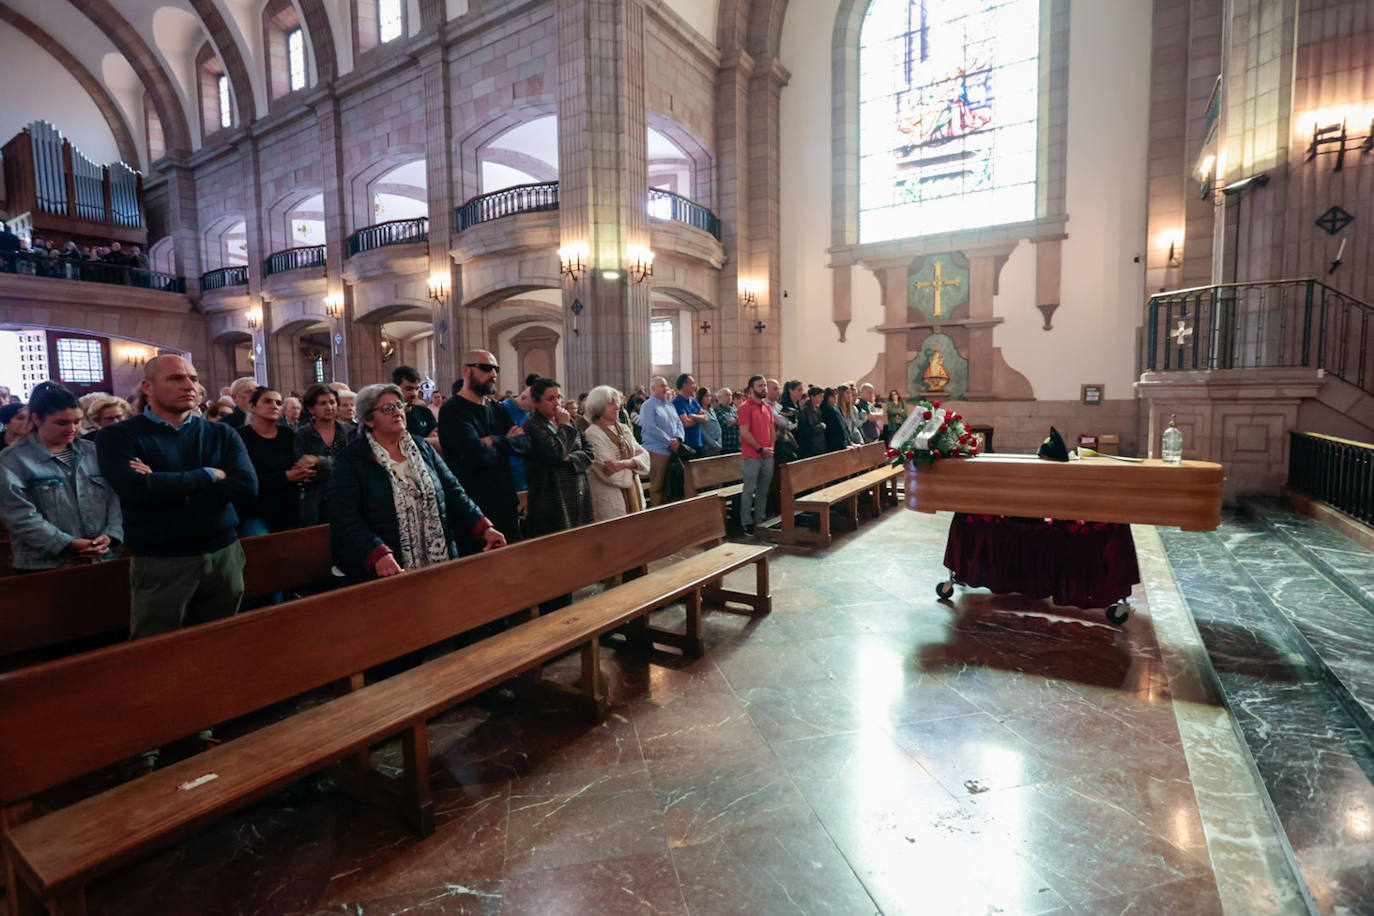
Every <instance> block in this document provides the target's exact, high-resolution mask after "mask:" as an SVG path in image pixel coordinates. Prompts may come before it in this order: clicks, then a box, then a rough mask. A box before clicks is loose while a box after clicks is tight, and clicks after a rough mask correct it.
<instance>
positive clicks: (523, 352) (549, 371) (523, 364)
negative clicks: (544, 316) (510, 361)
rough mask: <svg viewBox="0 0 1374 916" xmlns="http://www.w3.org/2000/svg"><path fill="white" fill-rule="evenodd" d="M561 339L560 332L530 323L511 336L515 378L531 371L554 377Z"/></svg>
mask: <svg viewBox="0 0 1374 916" xmlns="http://www.w3.org/2000/svg"><path fill="white" fill-rule="evenodd" d="M562 340H563V335H562V333H561V332H559V331H557V330H554V329H553V328H550V327H548V326H547V325H541V324H532V325H530V326H529V327H527V328H525V329H524V330H522V331H520V332H519V333H517V334H516V335H515V336H513V337H511V339H510V345H511V348H512V349H513V350H515V358H516V362H517V365H518V374H517V375H516V378H517V379H521V380H523V379H524V378H525V376H527V375H529V374H530V373H532V372H533V373H538V374H539V375H542V376H544V377H546V378H549V377H553V378H556V377H557V375H556V373H557V371H558V347H559V344H560V343H561V342H562ZM573 394H574V395H575V394H576V393H575V392H574V393H573Z"/></svg>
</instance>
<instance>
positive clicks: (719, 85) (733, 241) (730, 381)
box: [711, 48, 762, 388]
mask: <svg viewBox="0 0 1374 916" xmlns="http://www.w3.org/2000/svg"><path fill="white" fill-rule="evenodd" d="M753 72H754V59H753V58H752V57H750V56H749V55H748V53H746V52H745V51H744V50H743V49H739V48H737V49H732V50H730V51H729V52H727V53H725V54H724V55H723V57H722V60H721V66H720V70H719V71H718V72H717V74H716V174H717V177H718V185H717V187H718V188H719V192H718V197H717V215H719V216H720V230H721V231H720V238H721V244H722V245H724V246H725V251H726V254H727V257H726V259H725V264H724V266H722V267H721V269H720V287H719V292H718V294H717V306H716V314H715V315H714V316H712V319H711V325H712V327H711V334H712V336H714V337H717V341H716V345H715V347H714V348H713V352H714V354H715V357H716V360H715V365H713V366H712V367H711V377H712V378H718V379H720V380H721V381H720V382H719V384H722V385H728V386H730V387H731V388H734V387H736V386H738V385H740V384H743V382H744V381H746V380H747V379H748V378H749V377H750V376H751V375H756V374H762V373H759V372H758V371H757V370H754V369H750V368H749V367H750V366H752V358H750V357H747V356H746V355H745V354H746V352H747V351H748V350H749V348H750V346H751V341H750V340H749V336H750V335H752V334H753V333H754V330H753V328H752V327H751V325H753V324H754V322H755V321H756V320H758V319H757V318H756V317H755V309H754V308H746V307H744V306H742V305H741V304H740V286H741V284H742V282H743V281H744V280H746V279H752V274H751V271H752V269H753V265H752V264H751V263H749V262H748V261H746V260H745V257H746V254H745V252H746V249H747V247H748V239H749V230H750V220H749V217H750V213H749V206H748V201H749V178H750V173H749V167H748V146H747V143H748V139H749V137H748V134H749V78H750V76H751V75H752V74H753Z"/></svg>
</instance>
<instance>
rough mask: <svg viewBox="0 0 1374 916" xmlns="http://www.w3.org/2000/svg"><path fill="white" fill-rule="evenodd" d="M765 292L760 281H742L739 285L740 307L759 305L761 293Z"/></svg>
mask: <svg viewBox="0 0 1374 916" xmlns="http://www.w3.org/2000/svg"><path fill="white" fill-rule="evenodd" d="M761 292H763V284H762V283H761V282H759V281H758V280H741V281H740V283H739V301H740V305H743V306H745V307H750V306H755V305H758V304H759V293H761Z"/></svg>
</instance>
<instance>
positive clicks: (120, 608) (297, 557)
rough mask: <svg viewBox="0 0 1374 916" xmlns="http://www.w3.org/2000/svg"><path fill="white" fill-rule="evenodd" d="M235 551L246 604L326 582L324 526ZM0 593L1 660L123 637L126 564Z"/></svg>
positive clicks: (46, 577) (37, 579)
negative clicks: (240, 556)
mask: <svg viewBox="0 0 1374 916" xmlns="http://www.w3.org/2000/svg"><path fill="white" fill-rule="evenodd" d="M241 543H242V544H243V554H244V561H245V562H244V567H243V589H244V599H245V600H248V599H253V598H261V597H264V596H266V595H271V594H274V593H276V592H281V591H292V590H297V589H302V588H306V587H309V586H314V585H319V584H321V583H329V582H331V581H332V580H333V576H332V575H331V573H330V566H331V564H332V563H333V561H332V560H331V559H330V550H329V526H328V525H316V526H314V527H312V528H301V529H298V530H295V531H282V532H279V533H277V534H264V535H261V536H259V537H251V538H244V539H243V541H242V542H241ZM0 591H3V593H4V596H5V601H4V604H3V606H2V607H0V656H11V655H15V654H18V653H21V652H32V651H35V650H39V649H45V648H48V647H51V646H57V645H60V644H62V643H66V642H71V641H72V640H77V639H86V638H88V637H94V636H101V635H105V634H110V633H117V632H120V631H123V632H124V633H126V634H127V633H128V630H129V560H128V559H127V558H126V559H119V560H112V561H110V562H108V563H94V564H91V565H88V566H74V567H70V568H67V569H55V570H52V571H50V572H41V573H31V574H29V575H23V576H13V577H11V578H8V579H6V580H5V581H4V584H3V586H0Z"/></svg>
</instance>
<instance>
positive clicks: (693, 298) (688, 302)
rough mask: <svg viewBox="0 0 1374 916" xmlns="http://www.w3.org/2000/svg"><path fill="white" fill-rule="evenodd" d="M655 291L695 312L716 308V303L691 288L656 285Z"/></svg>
mask: <svg viewBox="0 0 1374 916" xmlns="http://www.w3.org/2000/svg"><path fill="white" fill-rule="evenodd" d="M654 292H655V293H661V294H662V295H663V296H665V297H666V298H668V299H672V300H673V301H674V302H676V303H678V304H680V305H682V306H683V307H684V308H688V309H691V310H692V311H693V312H710V311H714V310H715V305H714V304H713V303H712V302H711V301H710V300H708V299H707V298H706V297H704V296H701V295H699V294H697V293H694V292H692V291H691V290H687V289H682V288H681V287H676V286H655V287H654Z"/></svg>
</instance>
